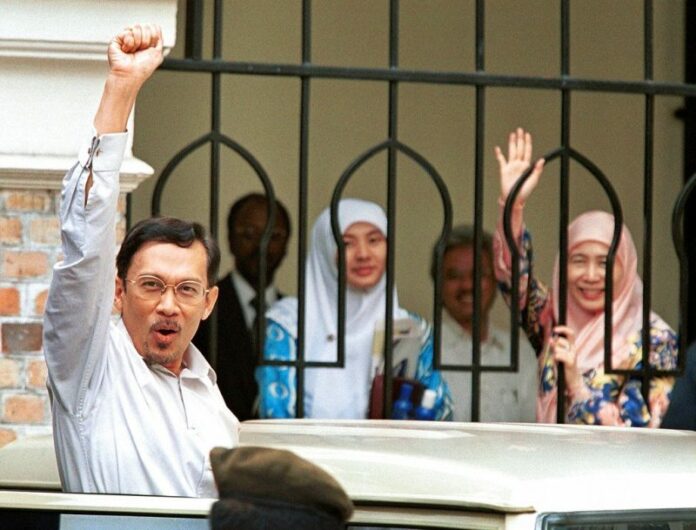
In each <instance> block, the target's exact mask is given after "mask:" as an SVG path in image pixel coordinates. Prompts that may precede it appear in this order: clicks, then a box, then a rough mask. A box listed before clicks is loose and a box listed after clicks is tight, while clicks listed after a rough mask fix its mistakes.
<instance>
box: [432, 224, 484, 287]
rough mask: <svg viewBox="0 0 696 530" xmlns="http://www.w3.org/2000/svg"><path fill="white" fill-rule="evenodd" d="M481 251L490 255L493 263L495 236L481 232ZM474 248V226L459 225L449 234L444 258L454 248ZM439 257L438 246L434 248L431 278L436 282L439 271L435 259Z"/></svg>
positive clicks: (443, 254)
mask: <svg viewBox="0 0 696 530" xmlns="http://www.w3.org/2000/svg"><path fill="white" fill-rule="evenodd" d="M481 236H482V237H481V250H482V251H483V252H484V253H486V254H488V257H490V258H491V263H492V262H493V236H492V235H491V234H490V233H489V232H486V231H485V230H482V231H481ZM473 246H474V227H473V226H472V225H466V224H462V225H457V226H455V227H453V228H452V231H451V232H450V234H449V237H448V238H447V241H446V242H445V249H444V250H443V252H442V256H443V257H444V256H445V254H447V251H449V250H451V249H453V248H460V247H463V248H468V247H472V248H473ZM436 257H437V245H436V246H435V248H433V254H432V257H431V260H430V277H431V278H432V279H433V280H435V276H436V275H437V270H436V269H435V258H436Z"/></svg>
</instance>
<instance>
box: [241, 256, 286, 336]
mask: <svg viewBox="0 0 696 530" xmlns="http://www.w3.org/2000/svg"><path fill="white" fill-rule="evenodd" d="M230 278H232V286H233V287H234V289H235V291H237V296H238V297H239V305H241V306H242V312H243V313H244V321H245V322H246V325H247V328H249V329H251V328H252V326H253V325H254V319H255V318H256V302H255V298H256V290H255V289H254V288H253V287H252V286H251V285H249V282H248V281H246V280H245V279H244V277H243V276H242V275H241V274H239V272H237V271H236V270H233V271H232V272H231V273H230ZM265 298H266V309H268V308H270V307H271V306H272V305H273V304H274V303H275V302H276V301H277V300H278V289H276V288H275V286H274V285H269V286H268V287H266V295H265Z"/></svg>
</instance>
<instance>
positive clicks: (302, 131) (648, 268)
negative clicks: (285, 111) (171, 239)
mask: <svg viewBox="0 0 696 530" xmlns="http://www.w3.org/2000/svg"><path fill="white" fill-rule="evenodd" d="M203 5H204V2H203V1H202V0H188V1H187V4H186V8H187V11H186V36H185V44H186V47H185V57H184V58H181V59H177V58H168V59H166V60H165V62H164V64H163V66H162V69H164V70H170V71H179V72H191V73H201V74H209V75H210V76H211V95H212V106H211V131H210V132H209V133H208V134H206V135H204V136H202V137H200V138H198V139H197V140H194V141H193V142H191V143H190V144H189V145H188V146H186V147H184V148H183V149H181V150H180V151H179V152H178V153H177V154H175V155H174V156H173V158H172V159H171V161H170V162H169V164H167V166H166V167H165V169H164V171H163V172H162V174H161V175H160V177H159V180H158V182H157V186H156V188H155V192H154V195H153V198H152V213H153V214H157V213H159V212H160V199H161V195H162V192H163V189H164V187H165V185H166V182H167V178H168V177H169V175H170V174H171V173H172V171H173V170H174V168H175V167H176V166H177V165H178V164H179V163H180V162H181V161H182V160H183V159H184V158H185V157H186V156H188V155H189V154H190V153H192V152H193V151H194V150H196V149H197V148H199V147H202V146H204V145H207V144H209V145H210V147H211V152H210V163H211V174H210V186H211V194H210V195H211V196H210V229H211V232H212V234H213V235H215V236H217V235H218V234H217V226H218V212H219V204H218V190H219V184H220V165H219V164H220V148H221V147H223V146H224V147H227V148H229V149H232V150H233V151H235V152H236V153H238V154H239V155H241V156H242V158H243V159H244V160H245V161H246V162H247V163H248V164H249V165H250V166H251V167H252V168H253V170H254V172H255V173H256V175H257V177H258V178H259V180H260V181H261V182H262V184H263V187H264V189H265V191H266V194H267V195H268V196H269V197H270V198H271V199H272V198H273V197H274V191H273V185H272V182H271V179H270V177H269V176H268V175H267V173H266V172H265V170H264V169H263V166H262V164H261V163H260V162H259V161H258V160H257V159H256V158H255V157H254V156H253V154H252V153H251V152H249V151H248V150H247V149H246V148H244V147H243V146H242V145H240V144H239V143H237V142H236V141H235V140H233V139H231V138H229V137H227V136H225V135H223V134H222V133H221V130H220V113H221V108H220V106H221V103H220V101H221V95H220V81H221V76H223V75H243V76H266V77H291V78H297V79H299V80H300V82H301V92H300V103H299V108H300V116H299V152H300V156H299V183H298V186H299V199H298V214H299V215H298V225H299V229H298V232H299V235H298V263H297V288H298V298H299V309H298V335H299V336H298V355H297V359H296V360H295V361H291V362H287V361H264V362H263V364H273V365H288V366H294V367H295V368H297V370H296V373H297V396H298V398H297V407H296V410H297V415H298V416H299V417H301V416H303V415H304V411H303V399H302V395H303V388H304V376H303V374H304V368H306V367H312V366H327V365H330V366H343V362H344V336H345V329H344V326H345V308H344V291H345V271H344V270H343V269H344V264H343V260H342V259H340V260H339V277H340V283H339V307H338V312H339V327H338V334H339V337H338V344H339V348H338V358H337V361H336V362H335V363H328V364H327V363H313V362H307V361H305V359H304V345H305V340H304V329H305V325H304V324H305V323H304V315H305V261H306V256H307V212H308V209H307V195H308V178H307V174H308V157H309V154H308V137H309V109H310V100H311V85H312V81H313V80H316V79H350V80H355V81H370V82H375V81H379V82H384V83H386V84H387V85H388V88H389V100H388V101H389V108H388V116H387V119H388V134H387V138H386V139H384V140H383V141H382V142H379V143H378V144H376V145H375V146H373V147H372V148H370V149H368V150H367V151H366V152H365V153H363V154H361V155H359V156H358V157H356V158H355V160H354V161H353V162H352V163H351V164H349V166H348V167H347V168H346V169H345V170H344V171H343V172H340V171H337V174H340V175H341V176H340V178H338V179H337V183H336V186H335V189H334V194H333V198H332V202H331V205H332V228H333V231H334V237H336V241H337V244H338V248H339V252H340V255H341V256H344V248H343V243H342V239H341V238H340V237H338V236H339V231H338V223H337V219H336V207H337V204H338V200H339V199H340V196H341V193H342V190H343V188H344V186H345V184H346V182H347V181H348V179H349V178H350V176H351V175H352V174H353V172H354V171H355V170H356V169H357V167H359V166H360V164H361V163H362V162H364V161H365V160H366V159H367V158H369V157H370V156H373V155H374V154H376V153H378V152H380V151H383V150H386V151H387V217H388V221H389V223H388V234H387V236H388V252H387V292H388V293H389V292H392V290H393V285H394V265H395V263H394V256H395V253H394V241H395V236H396V223H395V219H396V196H397V183H398V170H397V153H398V152H400V153H403V154H405V155H406V156H408V157H410V158H411V159H413V160H415V161H416V162H417V163H418V164H419V165H420V167H421V168H422V169H423V170H424V171H425V173H426V174H427V175H428V176H429V177H430V178H431V180H432V181H433V185H434V186H435V187H436V188H437V190H438V192H439V193H440V196H441V199H442V205H443V219H444V224H443V226H442V229H441V230H440V237H439V239H438V240H437V245H436V252H435V259H436V264H437V265H439V264H440V263H441V260H442V256H443V249H444V245H445V240H446V237H447V235H448V233H449V230H450V226H451V219H452V207H451V203H450V198H449V193H448V191H447V188H446V186H445V184H444V181H443V179H442V177H441V176H440V175H439V174H438V172H437V171H436V169H435V168H434V166H433V164H431V163H430V162H429V161H428V160H427V159H425V158H424V157H423V156H422V155H420V154H419V153H417V152H416V151H415V150H414V149H412V148H410V147H408V146H407V145H405V144H403V143H401V142H400V141H399V139H398V118H399V109H398V89H399V86H400V84H401V83H420V84H440V85H441V84H447V85H458V86H469V87H474V88H475V94H476V105H475V128H476V145H475V178H474V189H473V197H474V232H475V237H474V248H475V265H474V285H475V287H474V289H475V291H474V301H475V311H474V318H473V351H472V363H471V365H467V366H461V365H456V366H450V365H442V364H441V362H440V351H439V350H440V348H439V346H440V323H441V302H440V300H441V290H442V278H441V275H438V277H437V278H436V280H435V286H434V299H435V304H434V311H433V321H434V326H435V339H434V342H435V352H436V354H435V366H436V367H439V368H441V369H443V370H445V371H468V372H471V373H472V379H471V381H472V382H471V384H472V403H471V407H472V411H471V418H472V420H473V421H477V420H478V419H479V408H480V407H479V404H480V391H481V386H480V376H481V373H482V372H487V371H491V372H492V371H497V372H499V371H516V370H517V368H518V365H519V358H518V355H519V354H518V349H519V327H518V325H517V322H518V316H519V307H518V304H517V303H516V301H517V300H516V299H515V298H516V296H517V289H516V285H517V284H516V282H518V281H519V271H517V270H515V271H513V289H512V296H513V303H512V307H511V323H512V324H511V336H512V348H511V350H512V351H511V353H510V364H509V365H508V366H495V367H492V366H485V367H484V366H482V365H481V344H480V342H481V341H480V338H481V278H482V263H481V246H482V233H483V182H484V181H483V178H484V152H483V148H484V142H483V139H484V133H485V131H484V118H485V115H486V100H485V95H486V90H487V89H488V88H491V87H508V88H527V89H535V90H545V91H554V92H558V93H559V94H560V98H561V99H560V101H561V134H560V147H559V148H558V149H556V150H555V151H553V152H552V153H550V154H549V155H548V156H547V160H548V161H551V160H554V159H556V158H558V159H560V166H561V171H560V196H559V212H560V223H559V227H558V234H559V252H560V262H561V263H566V261H567V226H568V217H569V163H570V160H571V159H572V160H575V161H577V162H579V163H580V164H581V165H582V166H583V167H585V168H586V169H587V170H588V171H589V172H590V173H591V174H592V175H593V176H594V178H595V179H596V180H597V181H598V182H599V183H600V184H601V186H602V188H603V189H604V191H605V192H606V194H607V196H608V197H609V199H610V202H611V206H612V210H613V212H614V216H615V219H616V221H617V222H616V227H615V232H614V240H613V243H612V245H611V248H610V252H609V256H608V261H609V263H610V264H611V263H613V260H614V253H615V250H616V246H617V243H618V237H619V236H618V234H619V233H620V227H621V221H622V219H623V214H622V210H621V205H620V202H619V199H618V197H617V195H616V193H615V192H614V190H613V188H612V186H611V184H610V183H609V181H608V180H607V178H606V177H605V176H604V174H603V172H602V171H601V170H600V169H599V168H598V167H597V166H596V165H595V164H594V163H593V162H592V161H591V160H589V159H588V158H586V157H585V156H584V155H582V154H581V153H579V152H578V151H576V150H575V149H573V147H572V141H571V138H570V131H571V127H570V125H571V118H570V116H571V113H570V109H571V102H572V95H573V93H576V92H605V93H619V94H639V95H643V96H644V97H645V118H644V119H645V124H644V146H645V149H644V151H645V155H644V168H645V172H644V180H643V182H644V202H643V229H644V230H643V234H644V237H643V248H644V252H643V262H642V269H643V279H644V283H645V289H644V304H643V330H642V340H643V344H650V325H649V317H650V306H651V294H650V293H651V285H652V240H653V223H652V212H653V207H652V200H653V193H654V190H653V172H652V165H653V152H654V108H655V97H657V96H680V97H685V98H687V100H688V98H690V97H693V96H696V85H695V84H686V83H673V82H660V81H656V80H654V79H653V59H652V56H653V2H652V1H650V0H644V2H643V13H644V25H643V26H644V27H643V34H644V52H643V55H644V75H643V80H641V81H620V80H619V81H617V80H601V79H588V78H578V77H573V76H572V75H571V68H570V2H569V0H561V1H560V6H561V10H560V29H561V31H560V38H561V46H560V73H559V75H558V76H557V77H534V76H512V75H502V74H491V73H488V72H486V70H485V57H486V53H485V52H486V48H485V45H486V38H485V33H484V27H485V24H484V20H485V7H486V4H485V1H484V0H477V1H476V5H475V9H476V17H475V25H476V37H475V38H476V46H475V71H473V72H455V71H444V72H443V71H428V70H418V69H404V68H400V67H399V56H398V50H399V0H390V2H389V10H390V17H389V61H388V67H387V68H361V67H338V66H325V65H321V66H320V65H316V64H313V63H312V58H311V44H312V2H311V1H310V0H304V1H303V2H302V43H301V47H302V58H301V64H270V63H263V62H241V61H226V60H224V59H223V58H222V56H221V53H220V51H221V45H222V20H223V17H222V9H223V2H222V0H215V2H214V13H213V31H212V40H213V53H212V58H210V59H205V58H203V53H202V50H203V39H204V34H205V31H204V29H205V28H204V24H203V20H204V12H203ZM528 174H529V172H527V173H526V174H525V175H523V176H522V179H524V178H526V176H528ZM520 185H521V182H518V184H517V185H516V186H515V188H514V191H513V193H511V196H510V198H509V199H508V204H507V207H506V209H505V220H506V221H505V230H506V235H507V238H508V243H509V244H510V245H511V250H512V252H513V254H514V253H515V252H517V249H516V247H515V245H514V244H513V241H512V238H511V230H510V226H509V219H510V205H511V204H512V203H511V202H510V201H511V200H514V196H515V195H516V193H517V191H518V190H519V188H520ZM693 188H694V181H693V180H692V181H691V182H690V183H689V185H687V186H685V188H684V190H683V192H682V195H681V196H680V198H679V199H678V200H677V201H676V203H675V211H674V215H673V234H674V242H675V246H676V247H677V255H678V257H679V262H680V270H681V275H680V324H679V331H680V338H681V342H682V344H681V346H682V351H683V342H684V338H685V336H686V333H685V329H684V322H685V318H686V315H687V310H688V300H687V289H688V274H687V270H688V259H687V257H686V254H685V253H684V251H683V249H684V246H685V242H684V240H683V235H682V230H681V224H682V222H683V216H684V208H685V204H686V199H687V198H688V195H689V193H691V191H692V190H693ZM270 204H271V205H272V206H271V212H270V215H269V220H268V224H267V226H266V230H265V232H264V235H263V239H262V243H261V246H262V258H261V266H262V269H263V270H264V272H265V262H266V256H265V251H266V248H267V245H268V241H269V238H270V233H271V227H272V226H273V224H274V220H273V218H274V216H275V203H274V201H273V200H271V201H270ZM513 267H516V261H515V259H513ZM436 270H439V267H438V269H436ZM608 270H609V273H608V275H607V278H606V293H605V300H607V301H608V300H610V299H611V298H612V282H611V278H612V268H611V267H609V269H608ZM566 276H567V271H566V268H565V267H560V285H561V286H565V285H566V283H567V277H566ZM265 281H266V278H265V274H263V273H262V275H261V285H260V286H259V287H260V288H261V289H263V288H264V287H265ZM259 292H262V291H259ZM558 294H559V302H560V321H561V322H564V321H565V313H566V303H567V300H566V289H565V288H563V287H561V289H560V292H559V293H558ZM262 298H263V297H259V300H260V305H259V306H258V307H257V314H258V315H260V316H261V318H259V319H258V326H259V327H258V331H259V332H261V331H262V330H263V326H264V319H263V313H264V309H265V308H264V307H263V300H262ZM392 304H393V300H392V298H391V297H390V296H387V299H386V312H385V321H386V324H385V326H386V329H385V332H386V336H390V334H391V329H392V324H393V322H392ZM605 307H606V308H607V315H606V316H607V318H606V320H605V350H606V351H605V365H606V366H607V367H608V368H607V370H606V371H607V372H608V373H620V374H627V375H628V374H630V375H639V376H640V377H642V378H643V392H644V393H646V392H647V389H648V386H649V385H648V384H647V381H648V380H649V378H650V377H653V376H655V375H657V374H665V373H674V372H673V371H670V372H661V371H660V372H658V371H656V370H655V369H654V368H653V367H651V365H650V362H649V354H650V351H649V349H648V348H644V349H643V363H642V366H643V368H642V369H641V370H619V369H616V368H614V367H611V355H610V345H611V344H610V343H611V329H612V328H611V316H612V315H611V307H612V306H611V304H609V303H607V304H605ZM215 321H216V319H215V318H212V319H211V325H212V327H213V328H214V327H215ZM259 336H263V334H260V335H259ZM215 337H216V332H215V330H213V331H212V333H211V336H210V338H211V345H210V351H211V352H215V350H216V344H217V341H216V338H215ZM259 347H260V348H261V347H262V345H259ZM384 347H385V350H384V356H385V365H386V366H390V359H391V353H392V352H391V347H392V345H391V342H390V341H385V346H384ZM212 355H213V363H214V355H215V354H214V353H213V354H212ZM680 357H683V356H680ZM682 367H683V359H682V358H680V360H679V368H680V370H681V369H682ZM558 372H559V374H558V375H559V378H561V381H559V392H558V396H559V400H558V402H559V409H558V419H559V421H563V414H562V410H563V403H562V402H563V399H562V396H563V382H562V376H563V370H559V371H558ZM386 373H387V377H386V384H385V388H384V391H385V398H386V396H388V395H389V393H390V392H391V377H390V373H389V371H388V370H386ZM390 401H391V400H389V399H385V400H384V403H385V404H387V407H388V406H389V405H388V404H389V403H390ZM385 414H389V410H388V408H387V410H386V411H385Z"/></svg>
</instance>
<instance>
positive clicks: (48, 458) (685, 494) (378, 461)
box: [0, 420, 696, 514]
mask: <svg viewBox="0 0 696 530" xmlns="http://www.w3.org/2000/svg"><path fill="white" fill-rule="evenodd" d="M240 439H241V443H242V444H243V445H261V446H270V447H278V448H284V449H288V450H291V451H293V452H295V453H297V454H299V455H300V456H303V457H305V458H307V459H308V460H310V461H312V462H314V463H316V464H317V465H319V466H321V467H323V468H324V469H326V470H327V471H328V472H329V473H331V474H332V475H333V476H334V477H336V479H337V480H338V481H339V482H340V483H341V484H342V485H343V487H344V488H345V489H346V491H347V492H348V494H349V495H350V497H351V498H352V499H353V500H354V501H355V502H356V503H357V504H358V505H364V506H369V505H371V504H379V505H385V504H386V505H401V506H410V507H419V506H422V507H428V508H437V507H441V508H454V509H457V510H465V511H485V512H494V513H500V514H524V513H532V512H537V513H540V512H562V511H585V510H591V511H599V510H632V509H665V508H669V509H675V508H694V507H696V498H694V496H693V485H694V484H696V459H695V458H693V457H692V455H694V454H696V433H691V432H686V431H669V430H648V429H626V428H608V427H580V426H568V425H531V424H484V423H436V422H403V421H374V420H371V421H330V420H327V421H316V420H277V421H267V420H264V421H250V422H244V423H243V424H242V431H241V438H240ZM8 488H9V489H32V488H38V489H44V490H51V489H53V490H55V489H60V482H59V477H58V472H57V467H56V464H55V456H54V452H53V443H52V440H51V438H50V437H41V438H36V439H22V440H19V441H17V442H13V443H11V444H9V445H7V446H5V447H4V448H2V449H0V489H5V490H6V489H8ZM28 495H31V494H28ZM182 506H183V505H182ZM207 506H209V504H206V505H205V507H204V508H206V509H207ZM192 511H193V512H195V511H197V510H195V509H194V510H192Z"/></svg>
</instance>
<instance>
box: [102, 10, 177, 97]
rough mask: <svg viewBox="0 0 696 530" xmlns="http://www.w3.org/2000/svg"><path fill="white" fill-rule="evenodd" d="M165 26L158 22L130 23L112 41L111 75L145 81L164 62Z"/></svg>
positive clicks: (109, 57) (110, 56)
mask: <svg viewBox="0 0 696 530" xmlns="http://www.w3.org/2000/svg"><path fill="white" fill-rule="evenodd" d="M163 58H164V56H163V54H162V29H161V28H160V27H159V26H158V25H156V24H135V25H133V26H130V27H128V28H126V29H124V30H123V31H121V32H120V33H119V34H118V35H116V36H115V37H114V38H113V39H111V42H110V43H109V50H108V59H109V68H110V70H111V74H112V75H114V76H116V77H119V78H123V79H127V80H130V81H134V82H138V83H140V84H142V83H144V82H145V81H146V80H147V79H148V78H149V77H150V76H151V75H152V72H154V71H155V70H156V69H157V67H158V66H159V65H160V64H161V63H162V60H163Z"/></svg>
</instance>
